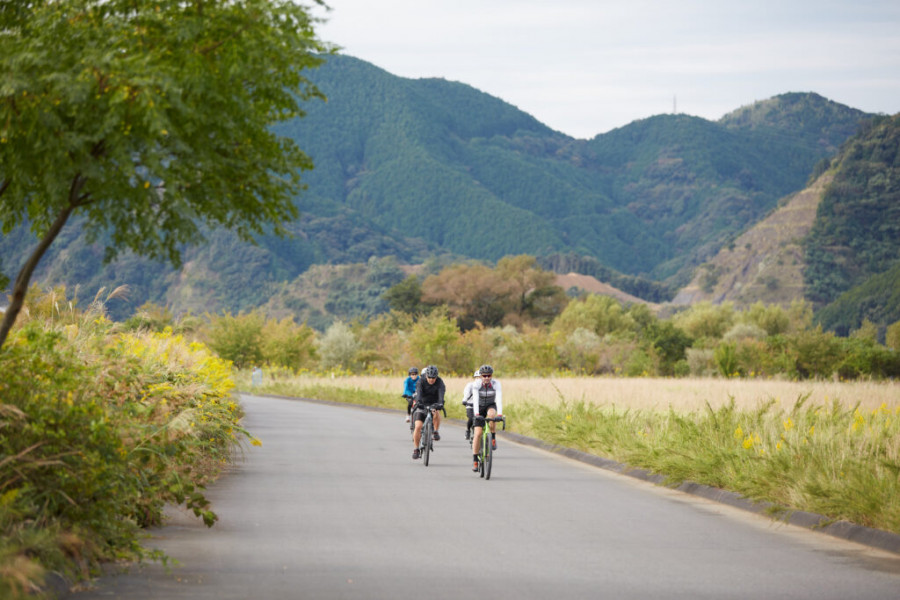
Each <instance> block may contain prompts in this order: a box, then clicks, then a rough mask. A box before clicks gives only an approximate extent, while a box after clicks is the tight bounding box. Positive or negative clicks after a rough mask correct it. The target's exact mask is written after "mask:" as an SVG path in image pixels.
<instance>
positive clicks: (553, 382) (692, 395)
mask: <svg viewBox="0 0 900 600" xmlns="http://www.w3.org/2000/svg"><path fill="white" fill-rule="evenodd" d="M279 379H281V378H279ZM403 379H404V378H403V377H389V376H382V375H365V376H363V375H340V376H339V375H335V376H334V377H328V376H321V375H318V376H314V375H299V376H295V377H286V378H284V379H282V381H285V382H287V381H291V382H292V383H296V384H297V385H300V386H307V385H309V386H312V385H324V386H330V385H333V386H335V387H341V388H352V389H359V390H372V391H375V392H386V393H391V392H396V394H397V397H398V398H397V400H398V402H397V406H398V408H399V407H401V404H402V402H403V401H402V400H401V399H400V394H401V392H402V389H403ZM499 379H500V381H501V382H502V385H503V401H504V403H507V404H508V403H515V402H524V401H533V402H539V403H545V404H556V403H557V402H559V400H560V399H565V400H566V401H570V402H571V401H583V402H586V403H591V404H598V405H615V406H617V407H623V408H625V407H627V408H634V409H644V410H668V409H669V408H672V409H674V410H678V411H692V410H696V409H700V408H703V407H705V406H706V404H707V403H708V404H709V405H710V406H712V407H713V408H716V407H719V406H721V405H723V404H726V403H728V402H729V400H730V398H732V397H733V398H734V400H735V403H736V405H737V406H738V407H739V408H743V409H747V408H751V409H752V408H755V407H756V406H758V405H759V404H760V403H763V402H768V401H769V400H775V401H776V402H777V403H778V404H779V405H780V406H781V407H782V408H784V409H790V408H791V407H792V406H793V405H794V403H795V402H796V401H797V399H798V398H800V397H803V396H806V395H809V399H808V400H807V405H811V404H831V403H832V402H834V401H835V400H837V401H839V402H840V403H841V404H842V405H844V406H848V407H853V406H855V405H856V404H859V405H860V407H861V408H863V409H875V408H878V407H881V406H882V405H886V406H887V407H889V408H892V409H895V408H897V407H900V383H898V382H891V381H887V382H875V381H850V382H838V381H779V380H769V379H708V378H681V379H675V378H652V377H641V378H622V377H535V378H510V379H506V378H499ZM468 381H469V380H468V379H463V378H459V377H448V378H446V379H445V380H444V382H445V383H446V385H447V400H448V402H454V401H456V400H455V399H456V398H458V399H459V400H460V401H461V400H462V391H463V388H464V387H465V384H466V383H468Z"/></svg>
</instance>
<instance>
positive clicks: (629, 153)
mask: <svg viewBox="0 0 900 600" xmlns="http://www.w3.org/2000/svg"><path fill="white" fill-rule="evenodd" d="M310 78H311V79H312V80H314V81H315V82H316V83H317V84H318V85H319V87H320V88H321V89H322V91H323V92H324V93H325V94H326V95H327V96H328V98H329V99H328V101H327V102H318V101H313V102H311V103H309V104H307V105H305V109H306V110H307V115H306V117H305V118H303V119H297V120H294V121H291V122H289V123H285V124H282V126H280V127H279V128H278V132H279V133H281V134H283V135H287V136H290V137H292V138H294V139H295V140H296V141H297V143H298V145H299V146H300V148H301V149H303V150H304V151H306V152H307V153H308V154H309V155H310V156H311V157H312V158H313V161H314V163H315V169H314V170H313V171H312V172H310V173H304V175H303V177H304V180H305V182H306V183H307V185H308V189H307V190H306V191H305V192H304V193H303V194H301V196H300V197H299V198H298V199H297V203H298V206H299V208H300V211H301V214H302V216H301V218H300V220H298V221H297V222H296V223H291V224H288V225H287V228H288V230H289V231H291V232H292V234H293V237H292V238H291V239H287V240H281V239H276V238H273V237H270V236H263V237H262V238H261V239H260V240H259V244H258V245H257V246H251V245H247V244H240V243H238V242H237V241H236V239H235V238H234V236H232V235H231V234H228V233H225V232H215V233H213V234H211V235H210V239H209V243H208V244H204V245H201V246H197V247H189V248H185V250H184V254H185V268H184V269H183V270H182V271H180V272H178V273H175V272H172V270H171V269H169V268H168V267H165V266H163V265H159V264H154V263H150V262H149V261H146V260H143V259H139V258H135V257H130V256H124V257H123V258H122V259H121V260H120V261H118V262H117V263H116V264H113V265H110V266H108V267H104V266H103V265H102V264H101V257H102V247H101V246H99V245H87V244H86V243H85V241H84V240H83V238H82V236H81V235H80V228H79V227H78V225H77V222H73V223H72V224H70V226H69V227H67V228H66V230H64V231H63V233H62V234H61V236H60V238H59V239H58V240H57V242H56V243H55V244H54V246H53V247H51V250H50V252H49V254H48V255H47V256H46V257H45V259H44V261H43V263H42V264H41V265H40V267H39V270H38V272H37V273H36V277H35V281H38V282H41V283H43V284H59V283H64V284H67V285H68V286H69V287H70V288H71V287H74V286H76V285H80V286H81V287H82V289H83V290H87V293H88V294H92V293H93V292H92V290H96V289H97V288H98V287H100V286H107V287H114V286H117V285H120V284H129V285H131V286H132V297H131V301H130V305H122V306H121V307H117V308H114V309H113V315H114V316H116V317H121V316H123V315H127V314H129V312H130V310H133V308H134V307H136V306H138V305H140V304H141V303H143V302H144V301H146V300H154V301H157V302H161V303H167V304H169V305H170V306H171V308H172V309H173V310H174V311H175V312H181V311H184V310H194V311H197V310H220V309H223V308H226V309H229V310H232V311H235V310H242V309H247V308H251V307H254V306H258V305H260V304H262V303H266V302H268V301H269V299H270V298H271V296H272V295H273V294H274V293H276V291H277V290H278V289H279V286H281V285H283V284H285V283H288V282H292V281H294V280H295V279H296V278H297V277H298V276H300V275H301V274H303V273H304V272H306V271H307V270H308V269H309V268H310V267H311V266H312V265H317V264H334V265H337V264H353V263H359V264H364V263H368V261H369V260H370V258H372V257H385V256H394V257H396V258H397V260H398V262H401V263H421V262H423V261H425V260H427V259H429V257H433V256H439V255H445V256H455V257H460V258H461V259H462V258H467V257H468V258H474V259H480V260H489V261H494V260H497V259H499V258H501V257H502V256H505V255H509V254H531V255H536V256H539V257H550V256H576V257H583V258H584V259H587V260H585V262H584V263H583V264H585V265H587V264H589V262H590V261H596V264H598V265H602V266H603V267H604V268H605V269H609V270H610V273H611V276H614V277H616V278H619V280H620V282H621V283H629V284H633V287H632V288H630V289H629V288H626V287H623V286H622V285H620V283H619V282H614V283H612V284H613V285H615V286H616V287H619V288H620V289H623V290H625V291H627V292H628V293H630V294H632V295H635V296H638V297H642V298H645V299H651V300H654V301H658V300H659V299H661V297H663V296H665V295H666V292H663V291H662V290H663V289H668V288H669V287H670V285H672V284H683V283H685V282H687V281H688V280H689V278H690V275H691V273H692V270H693V267H694V266H696V265H698V264H700V263H702V262H704V261H706V260H708V259H709V258H710V257H712V256H714V255H715V253H716V252H718V250H719V249H720V248H721V247H722V245H724V244H725V243H727V242H728V240H730V239H733V238H734V237H735V236H736V235H737V234H739V233H740V232H741V231H743V230H744V229H745V228H746V227H747V226H748V225H751V224H753V223H755V222H756V221H758V220H759V219H760V218H762V217H763V216H765V215H766V214H768V212H769V211H770V210H771V209H772V208H774V207H775V205H776V202H777V201H778V199H779V198H782V197H784V196H786V195H787V194H790V193H792V192H795V191H797V190H798V189H801V188H802V187H803V185H804V183H805V181H806V179H807V178H808V176H809V173H810V172H811V171H812V169H813V167H814V166H815V165H816V164H817V163H818V162H820V161H821V160H822V159H823V158H826V157H829V156H830V155H831V154H832V153H833V151H834V149H835V147H836V145H837V144H838V143H840V141H842V139H843V138H844V137H845V136H846V135H848V133H847V132H849V131H853V130H854V129H855V128H856V127H857V126H858V125H859V123H860V122H862V121H863V120H864V119H865V118H866V116H867V115H865V114H864V113H862V112H860V111H858V110H855V109H851V108H848V107H846V106H842V105H839V104H836V103H833V102H830V101H828V100H826V99H824V98H822V97H820V96H817V95H815V94H786V95H784V96H778V97H776V98H773V99H771V100H770V101H767V102H766V103H764V104H761V105H753V106H751V107H748V108H746V109H741V110H740V111H739V112H740V115H741V116H740V118H738V116H737V115H735V116H730V117H726V118H724V119H723V120H722V121H721V122H718V123H714V122H710V121H706V120H703V119H698V118H695V117H688V116H685V115H660V116H657V117H652V118H650V119H644V120H642V121H638V122H635V123H632V124H630V125H628V126H625V127H622V128H620V129H617V130H615V131H613V132H610V133H608V134H603V135H600V136H597V137H595V138H594V139H592V140H575V139H572V138H570V137H568V136H565V135H563V134H561V133H558V132H555V131H553V130H552V129H550V128H548V127H547V126H545V125H543V124H541V123H540V122H538V121H537V120H536V119H534V118H533V117H532V116H530V115H528V114H526V113H524V112H522V111H520V110H518V109H516V108H515V107H513V106H511V105H510V104H508V103H506V102H504V101H503V100H501V99H498V98H495V97H492V96H490V95H488V94H485V93H483V92H480V91H478V90H476V89H474V88H472V87H470V86H468V85H465V84H462V83H456V82H450V81H445V80H441V79H417V80H412V79H405V78H401V77H396V76H394V75H391V74H390V73H388V72H386V71H384V70H382V69H379V68H378V67H376V66H374V65H371V64H368V63H366V62H364V61H361V60H358V59H355V58H352V57H348V56H334V57H329V58H328V61H327V62H326V64H325V65H324V66H323V67H321V68H320V69H318V70H316V71H314V72H312V73H310ZM31 244H33V240H32V239H31V238H30V236H29V235H27V234H26V233H25V232H24V231H23V230H19V231H16V232H12V233H10V234H9V235H7V236H3V238H2V239H0V256H2V257H3V263H2V266H3V268H4V270H5V271H6V272H7V274H9V273H14V272H15V270H17V269H18V267H19V265H20V264H21V263H22V261H23V259H24V256H25V253H26V252H27V250H28V249H29V247H30V245H31ZM587 274H595V273H587ZM637 276H641V277H637ZM627 277H631V278H632V279H627ZM652 279H655V280H662V281H664V283H662V284H659V283H656V282H652V281H649V280H652ZM645 292H647V293H649V294H650V295H651V296H652V297H651V296H646V295H644V293H645Z"/></svg>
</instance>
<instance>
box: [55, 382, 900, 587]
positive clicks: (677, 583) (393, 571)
mask: <svg viewBox="0 0 900 600" xmlns="http://www.w3.org/2000/svg"><path fill="white" fill-rule="evenodd" d="M244 404H245V407H246V410H247V417H246V421H245V423H246V425H247V427H248V428H249V429H250V431H252V432H253V433H254V434H255V435H257V436H258V437H259V438H260V439H261V440H262V441H263V446H262V447H260V448H251V449H250V450H248V451H247V454H246V457H245V459H244V460H243V461H241V462H239V463H238V464H237V465H236V467H235V468H234V469H233V470H232V471H231V472H230V473H228V474H227V475H225V476H224V477H223V478H222V479H221V480H220V481H219V482H218V483H217V484H216V486H215V487H214V488H213V489H212V490H210V497H211V498H212V500H213V502H214V507H215V509H216V510H217V512H218V514H219V517H220V521H219V523H218V524H217V525H216V526H215V527H213V528H212V529H206V528H205V527H203V526H202V524H198V523H197V521H196V520H194V519H192V518H187V517H185V516H183V515H181V516H176V517H175V518H174V519H173V521H172V523H171V524H170V525H169V526H167V527H165V528H162V529H160V530H157V531H156V532H155V533H154V537H153V539H152V540H151V543H152V544H153V545H155V546H157V547H159V548H161V549H163V550H164V551H165V552H167V553H168V554H169V555H170V556H172V557H174V558H176V559H177V560H178V561H180V566H178V567H176V568H175V569H173V570H172V572H171V573H166V572H165V571H164V570H163V569H162V568H160V567H158V566H149V567H144V568H142V569H139V570H133V572H132V573H131V574H128V575H121V576H115V577H106V578H103V579H102V580H100V581H99V582H98V583H97V586H96V588H95V589H94V590H92V591H88V592H81V593H77V594H73V595H71V598H74V599H75V600H94V599H99V598H110V597H113V598H127V599H130V600H149V599H160V600H162V599H166V600H178V599H192V600H193V599H216V600H231V599H235V600H236V599H240V600H248V599H257V598H258V599H264V600H268V599H273V600H279V599H299V598H304V599H306V598H310V599H312V598H315V599H329V600H330V599H359V600H372V599H382V598H383V599H391V600H398V599H399V600H402V599H406V598H409V599H413V598H415V599H422V598H429V599H435V600H439V599H444V598H447V599H450V598H453V599H457V598H474V597H477V596H480V597H482V598H490V599H492V600H506V599H512V598H515V599H527V598H539V599H547V598H552V599H553V600H564V599H568V598H610V599H613V598H614V599H628V598H634V599H641V600H647V599H655V598H660V599H663V598H664V599H666V600H672V599H678V598H685V599H688V598H689V599H692V600H695V599H703V598H709V599H716V600H722V599H728V598H748V599H749V598H752V599H754V600H757V599H760V598H778V599H807V598H816V599H817V600H827V599H832V598H833V599H835V600H847V599H885V600H887V599H891V600H896V599H897V598H900V557H898V556H896V555H891V554H887V553H881V552H878V551H874V550H871V549H868V548H864V547H862V546H858V545H855V544H852V543H849V542H845V541H842V540H837V539H833V538H830V537H829V536H825V535H821V534H817V533H812V532H808V531H806V530H803V529H800V528H795V527H791V526H787V525H782V524H775V523H772V522H770V521H769V520H768V519H766V518H764V517H759V516H756V515H752V514H748V513H745V512H743V511H739V510H737V509H733V508H730V507H725V506H721V505H718V504H715V503H712V502H709V501H706V500H702V499H697V498H695V497H692V496H687V495H684V494H681V493H678V492H674V491H671V490H666V489H661V488H658V487H656V486H653V485H652V484H649V483H645V482H641V481H636V480H633V479H631V478H628V477H623V476H620V475H616V474H613V473H609V472H607V471H604V470H601V469H596V468H593V467H588V466H585V465H582V464H581V463H577V462H574V461H571V460H569V459H566V458H562V457H559V456H556V455H553V454H549V453H546V452H543V451H541V450H537V449H533V448H529V447H524V446H519V445H516V444H514V443H512V442H510V441H508V440H503V439H502V438H501V440H500V449H499V450H498V452H497V454H496V457H495V464H494V475H493V477H492V478H491V480H490V481H484V480H482V479H479V478H478V476H477V475H476V474H474V473H472V472H471V470H470V463H469V461H470V459H471V455H470V454H469V448H468V444H467V443H466V442H465V441H464V440H463V439H462V438H463V435H462V430H461V429H460V428H459V427H457V426H452V425H447V426H445V427H444V431H443V432H442V433H443V434H444V438H443V439H442V440H441V441H440V442H437V450H436V452H435V453H434V454H433V455H432V463H431V466H429V467H427V468H425V467H424V466H423V465H422V462H421V461H415V462H414V461H412V460H411V458H410V455H411V451H412V443H411V442H410V441H409V436H408V430H407V429H406V424H405V423H403V420H402V416H400V413H384V412H375V411H368V410H361V409H357V408H351V407H341V406H332V405H326V404H319V403H312V402H303V401H291V400H279V399H273V398H263V397H254V396H245V397H244ZM476 595H477V596H476Z"/></svg>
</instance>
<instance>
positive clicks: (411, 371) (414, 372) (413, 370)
mask: <svg viewBox="0 0 900 600" xmlns="http://www.w3.org/2000/svg"><path fill="white" fill-rule="evenodd" d="M409 374H410V375H418V374H419V369H417V368H416V367H410V368H409Z"/></svg>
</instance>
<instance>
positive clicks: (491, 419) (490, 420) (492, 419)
mask: <svg viewBox="0 0 900 600" xmlns="http://www.w3.org/2000/svg"><path fill="white" fill-rule="evenodd" d="M484 421H485V422H486V423H497V422H500V423H503V431H506V417H485V418H484Z"/></svg>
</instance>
